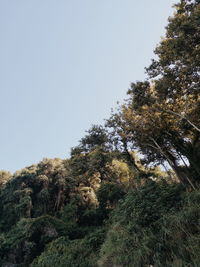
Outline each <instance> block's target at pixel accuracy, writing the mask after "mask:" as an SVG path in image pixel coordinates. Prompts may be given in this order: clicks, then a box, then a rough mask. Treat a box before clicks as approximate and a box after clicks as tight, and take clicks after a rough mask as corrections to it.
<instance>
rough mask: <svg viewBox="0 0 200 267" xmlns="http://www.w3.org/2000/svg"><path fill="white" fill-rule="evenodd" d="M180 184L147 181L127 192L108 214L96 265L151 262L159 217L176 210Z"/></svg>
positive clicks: (142, 264)
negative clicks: (107, 225) (108, 217)
mask: <svg viewBox="0 0 200 267" xmlns="http://www.w3.org/2000/svg"><path fill="white" fill-rule="evenodd" d="M182 191H183V189H182V187H180V186H179V185H168V184H166V183H163V182H162V183H155V182H148V183H147V184H146V185H144V186H143V187H141V188H140V189H138V190H133V191H131V192H129V193H128V194H127V195H126V197H125V199H124V201H121V203H120V205H119V207H118V208H117V209H115V210H114V211H113V213H112V219H111V221H112V223H111V226H110V230H109V231H108V234H107V238H106V240H105V243H104V244H103V246H102V249H101V257H100V260H99V264H100V266H113V265H120V266H145V265H151V264H153V265H154V264H155V263H156V262H155V260H154V255H155V253H156V252H157V251H159V246H160V244H161V242H162V241H161V240H160V236H159V235H158V234H157V233H158V232H159V229H160V220H161V218H162V217H163V216H165V215H166V214H171V213H173V212H174V211H176V210H177V209H178V208H179V206H180V202H181V192H182Z"/></svg>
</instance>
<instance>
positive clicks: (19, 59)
mask: <svg viewBox="0 0 200 267" xmlns="http://www.w3.org/2000/svg"><path fill="white" fill-rule="evenodd" d="M174 3H176V1H175V0H165V1H161V0H153V1H149V0H140V1H136V0H100V1H99V0H29V1H27V0H0V101H1V104H0V126H1V133H0V169H3V170H8V171H11V172H15V171H16V170H19V169H21V168H24V167H26V166H29V165H31V164H35V163H38V162H39V161H41V160H42V159H43V158H56V157H58V158H67V157H69V154H70V149H71V147H74V146H76V145H78V141H79V140H80V139H81V138H82V137H83V136H84V135H85V131H86V130H88V129H89V128H90V126H91V125H92V124H102V123H103V122H104V119H106V118H109V115H110V111H111V108H115V107H116V106H117V105H116V103H117V101H122V100H123V99H125V98H126V92H127V90H128V88H129V87H130V83H131V82H135V81H138V80H144V79H145V77H146V76H145V71H144V68H145V67H147V66H148V65H150V63H151V58H153V57H154V54H153V51H154V49H155V48H156V45H158V43H159V42H160V39H161V37H162V36H164V33H165V26H166V25H167V19H168V17H169V16H171V15H172V14H173V12H174V11H173V9H172V5H173V4H174Z"/></svg>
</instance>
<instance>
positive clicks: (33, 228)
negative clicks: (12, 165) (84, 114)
mask: <svg viewBox="0 0 200 267" xmlns="http://www.w3.org/2000/svg"><path fill="white" fill-rule="evenodd" d="M175 10H176V11H175V13H174V15H173V17H171V18H169V23H168V25H167V27H166V36H165V38H163V39H162V40H161V42H160V44H159V45H158V46H157V48H156V50H155V54H156V55H157V59H156V60H152V63H151V65H150V66H149V67H148V68H146V71H147V75H148V79H147V80H145V81H138V82H135V83H132V84H131V86H130V89H129V90H128V92H127V93H128V99H127V100H126V101H125V102H124V103H123V104H122V105H120V106H119V107H118V109H117V110H116V111H112V113H111V116H110V118H109V119H108V120H107V121H106V123H105V125H104V126H101V125H93V126H92V127H91V128H90V129H89V130H88V131H87V133H86V135H85V136H84V137H83V138H82V139H81V140H80V141H79V143H78V145H77V146H76V147H74V148H72V150H71V156H70V158H69V159H65V160H61V159H58V158H55V159H43V160H42V161H41V162H39V163H38V164H35V165H31V166H29V167H26V168H24V169H22V170H20V171H17V172H16V173H14V174H13V175H12V174H10V173H9V172H6V171H0V265H1V266H3V267H7V266H21V267H26V266H32V267H36V266H41V267H45V266H55V265H57V266H60V267H62V266H69V267H70V266H73V267H76V266H82V267H84V266H85V267H95V266H106V267H109V266H121V267H123V266H124V267H125V266H126V267H129V266H130V267H132V266H134V267H137V266H138V267H140V266H141V267H143V266H157V267H159V266H166V267H168V266H175V267H178V266H199V264H200V253H199V246H200V225H199V222H200V212H199V204H200V191H199V188H200V116H199V115H200V97H199V88H200V79H199V74H200V65H199V63H200V60H199V59H200V42H199V40H200V2H199V0H180V2H179V3H178V4H176V5H175Z"/></svg>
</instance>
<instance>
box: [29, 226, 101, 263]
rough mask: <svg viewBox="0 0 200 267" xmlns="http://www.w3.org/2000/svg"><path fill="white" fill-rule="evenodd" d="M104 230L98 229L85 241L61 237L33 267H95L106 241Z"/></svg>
mask: <svg viewBox="0 0 200 267" xmlns="http://www.w3.org/2000/svg"><path fill="white" fill-rule="evenodd" d="M104 236H105V232H104V229H103V228H102V229H97V230H96V231H95V232H93V233H90V234H89V235H87V236H86V237H85V238H83V239H76V240H73V241H69V240H67V239H66V238H64V237H61V238H59V239H57V240H55V241H53V242H52V243H51V244H50V245H49V246H48V247H47V249H46V250H45V252H44V253H42V254H41V255H40V256H39V257H38V258H36V260H34V262H33V263H32V264H31V266H32V267H51V266H55V265H57V266H59V267H62V266H63V267H65V266H69V267H95V266H97V259H98V252H99V247H100V245H101V244H102V243H103V241H104Z"/></svg>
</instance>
